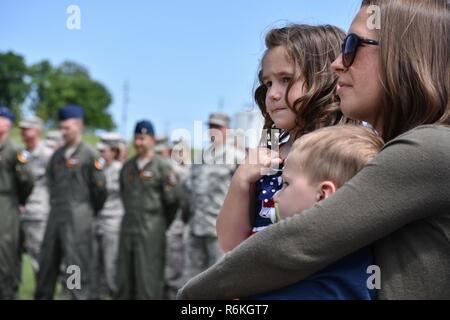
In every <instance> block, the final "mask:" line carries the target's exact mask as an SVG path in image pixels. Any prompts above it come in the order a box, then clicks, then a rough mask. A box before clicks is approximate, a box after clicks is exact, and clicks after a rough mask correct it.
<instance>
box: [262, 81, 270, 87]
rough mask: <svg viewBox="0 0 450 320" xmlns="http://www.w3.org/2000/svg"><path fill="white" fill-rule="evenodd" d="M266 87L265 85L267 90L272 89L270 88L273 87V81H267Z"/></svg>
mask: <svg viewBox="0 0 450 320" xmlns="http://www.w3.org/2000/svg"><path fill="white" fill-rule="evenodd" d="M264 85H265V86H266V87H267V88H270V87H271V86H272V81H267V82H265V83H264Z"/></svg>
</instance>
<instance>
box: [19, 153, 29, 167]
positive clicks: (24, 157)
mask: <svg viewBox="0 0 450 320" xmlns="http://www.w3.org/2000/svg"><path fill="white" fill-rule="evenodd" d="M29 158H30V153H29V152H28V151H26V150H22V151H19V152H17V161H19V162H20V163H22V164H25V163H27V162H28V159H29Z"/></svg>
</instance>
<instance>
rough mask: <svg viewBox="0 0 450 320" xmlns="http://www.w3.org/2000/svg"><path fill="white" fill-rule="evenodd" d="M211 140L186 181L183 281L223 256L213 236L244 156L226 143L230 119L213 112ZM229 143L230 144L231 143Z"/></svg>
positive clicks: (211, 117)
mask: <svg viewBox="0 0 450 320" xmlns="http://www.w3.org/2000/svg"><path fill="white" fill-rule="evenodd" d="M208 124H209V130H210V137H211V141H212V142H213V143H212V144H211V145H210V147H209V148H207V149H206V150H204V151H203V154H202V159H203V161H202V164H198V163H199V162H200V161H198V160H197V161H195V162H194V164H193V165H192V168H191V172H190V176H189V177H188V180H187V190H188V191H187V192H188V194H187V196H188V197H189V202H188V205H189V206H188V213H189V215H190V216H191V217H190V218H189V232H188V236H187V240H186V249H185V272H184V275H185V277H184V278H185V281H187V280H189V279H190V278H192V277H193V276H195V275H197V274H198V273H200V272H202V271H204V270H205V269H207V268H208V267H210V266H211V265H213V264H214V263H216V262H217V261H218V260H219V259H220V258H221V257H222V255H223V251H222V249H221V248H220V246H219V243H218V240H217V233H216V220H217V217H218V215H219V212H220V209H221V207H222V204H223V202H224V200H225V196H226V194H227V192H228V187H229V185H230V183H231V178H232V176H233V174H234V171H235V170H236V168H237V165H238V164H239V163H240V162H241V161H242V160H243V159H244V157H245V154H244V153H243V152H242V151H241V150H238V149H237V148H236V147H235V145H234V141H233V139H228V140H227V128H228V126H229V118H228V116H227V115H226V114H222V113H213V114H211V115H210V118H209V123H208ZM230 140H231V141H230Z"/></svg>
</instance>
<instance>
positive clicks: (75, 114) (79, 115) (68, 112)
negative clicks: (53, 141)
mask: <svg viewBox="0 0 450 320" xmlns="http://www.w3.org/2000/svg"><path fill="white" fill-rule="evenodd" d="M58 116H59V117H58V118H59V121H64V120H67V119H83V117H84V112H83V108H82V107H80V106H77V105H75V104H69V105H67V106H65V107H64V108H62V109H60V110H59V115H58Z"/></svg>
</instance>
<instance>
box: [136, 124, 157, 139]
mask: <svg viewBox="0 0 450 320" xmlns="http://www.w3.org/2000/svg"><path fill="white" fill-rule="evenodd" d="M139 133H140V134H148V135H150V136H154V135H155V130H154V129H153V125H152V123H151V122H150V121H148V120H142V121H139V122H138V123H137V124H136V128H135V129H134V134H139Z"/></svg>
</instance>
